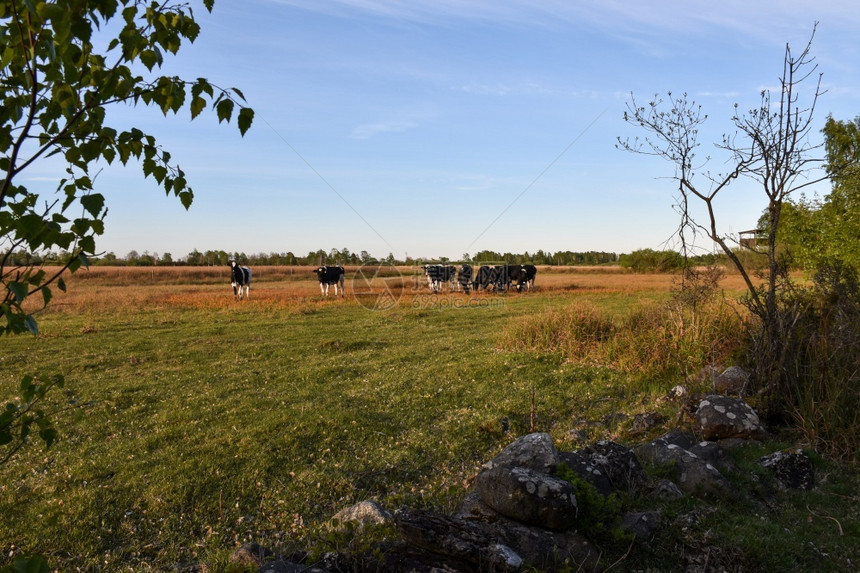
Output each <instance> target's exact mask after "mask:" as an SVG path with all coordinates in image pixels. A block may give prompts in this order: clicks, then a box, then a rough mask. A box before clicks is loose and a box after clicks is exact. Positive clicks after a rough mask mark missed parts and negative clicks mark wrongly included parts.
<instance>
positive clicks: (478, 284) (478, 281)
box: [473, 265, 508, 292]
mask: <svg viewBox="0 0 860 573" xmlns="http://www.w3.org/2000/svg"><path fill="white" fill-rule="evenodd" d="M507 282H508V267H507V266H506V265H496V266H489V265H484V266H482V267H478V273H477V275H476V276H475V282H474V283H473V284H474V286H475V290H476V291H481V290H490V287H492V288H493V292H502V291H503V290H505V287H506V286H507Z"/></svg>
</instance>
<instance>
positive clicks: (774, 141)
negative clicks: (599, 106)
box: [618, 29, 826, 393]
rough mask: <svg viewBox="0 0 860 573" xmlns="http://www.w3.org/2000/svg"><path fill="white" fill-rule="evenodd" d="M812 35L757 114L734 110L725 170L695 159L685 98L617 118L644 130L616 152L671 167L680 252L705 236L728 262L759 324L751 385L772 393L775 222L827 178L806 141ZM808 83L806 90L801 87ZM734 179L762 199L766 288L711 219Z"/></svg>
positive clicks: (777, 367)
mask: <svg viewBox="0 0 860 573" xmlns="http://www.w3.org/2000/svg"><path fill="white" fill-rule="evenodd" d="M814 36H815V31H814V29H813V33H812V37H811V38H810V40H809V42H808V43H807V45H806V47H805V48H804V49H803V51H802V52H801V53H800V55H799V56H795V55H794V54H793V53H792V51H791V48H790V46H788V45H787V46H786V49H785V56H784V59H783V73H782V76H781V77H780V86H781V87H780V89H779V92H778V93H777V94H776V97H775V98H772V97H771V93H770V91H767V90H765V91H763V92H762V94H761V102H760V104H759V105H758V107H757V108H754V109H752V110H750V111H748V112H746V113H741V112H739V110H738V106H737V105H735V114H734V116H733V117H732V118H731V121H732V124H733V126H734V129H735V132H734V133H730V134H726V135H724V136H723V138H722V141H721V142H720V143H717V144H716V145H715V147H716V148H717V150H720V151H721V152H724V153H725V154H726V155H727V156H728V160H727V161H726V165H728V170H727V171H725V172H722V173H712V172H710V171H708V170H707V165H708V160H709V159H710V158H709V157H705V158H704V160H703V159H701V158H699V157H698V156H697V153H698V148H699V146H700V143H699V141H698V135H699V129H700V127H701V126H702V124H703V123H704V122H705V121H706V120H707V118H708V116H707V115H706V114H704V113H703V111H702V108H701V106H699V105H697V104H696V103H695V102H694V101H692V100H689V99H688V98H687V95H686V94H684V95H682V96H680V97H678V96H673V95H672V93H671V92H670V93H669V94H668V96H667V99H666V100H663V99H661V98H660V97H659V96H655V97H654V99H653V100H651V101H650V102H648V103H647V104H646V105H644V106H643V105H640V104H639V103H637V101H636V99H635V98H634V97H633V96H632V95H631V100H630V102H629V104H628V110H627V111H626V112H625V114H624V119H625V120H626V121H627V122H628V123H630V124H631V125H634V126H636V127H638V128H641V129H643V130H644V131H645V132H646V133H647V136H646V137H645V139H644V141H639V140H638V139H634V140H633V141H631V140H629V139H621V138H619V139H618V142H619V147H620V148H622V149H625V150H628V151H632V152H635V153H643V154H647V155H654V156H657V157H660V158H662V159H664V160H666V161H668V162H669V163H671V164H673V166H674V170H675V174H674V176H673V178H674V180H675V181H676V183H677V194H678V196H677V199H676V204H677V209H678V212H679V215H680V224H679V227H678V236H679V237H680V239H681V242H682V247H683V251H684V252H685V253H686V251H687V247H688V246H689V245H690V244H691V241H690V239H691V238H692V237H695V236H697V235H704V236H705V237H707V238H708V239H709V240H711V241H713V242H714V243H715V244H716V245H718V246H719V248H720V249H721V250H722V251H723V253H724V254H725V255H726V256H727V257H728V258H729V260H731V261H732V263H733V264H734V265H735V267H736V268H737V270H738V272H739V273H740V275H741V276H742V277H743V280H744V281H745V283H746V286H747V292H748V298H747V303H748V307H749V309H750V311H751V313H752V315H753V316H754V317H755V318H756V319H757V321H758V327H759V329H758V331H757V333H756V334H755V335H754V337H755V339H756V341H757V342H756V343H755V344H757V346H758V348H757V349H756V351H755V353H754V354H755V367H756V379H757V381H758V383H759V384H760V385H761V386H762V390H763V391H764V390H770V391H772V392H774V393H776V392H778V391H779V388H778V386H779V383H780V376H781V373H782V372H783V370H784V366H785V364H786V360H788V359H789V358H790V357H789V356H788V352H789V348H788V346H787V345H786V343H785V341H786V339H787V338H789V337H790V335H791V333H790V330H791V328H792V324H793V322H792V320H791V317H790V313H791V310H790V309H787V308H786V306H785V304H784V302H785V298H784V297H783V295H784V293H785V292H786V290H787V289H790V288H791V284H790V281H788V277H787V275H786V273H785V267H784V265H783V264H782V263H781V261H780V259H779V257H778V256H777V238H778V233H779V230H780V226H779V223H780V218H781V216H782V214H783V207H784V205H785V204H786V202H787V201H788V199H789V198H790V197H791V196H792V195H795V194H797V193H799V192H801V191H802V190H803V189H804V188H806V187H809V186H810V185H813V184H815V183H817V182H819V181H822V180H823V179H824V178H825V177H826V176H824V175H822V176H820V177H819V176H818V175H817V174H816V173H815V169H816V168H817V167H818V166H819V165H820V163H821V161H822V160H821V159H820V158H818V157H816V156H815V152H816V151H817V150H818V149H819V148H820V147H821V146H820V145H816V144H814V143H811V139H810V132H811V129H812V125H813V121H812V119H813V115H814V113H815V109H816V104H817V102H818V97H819V95H820V93H821V77H820V75H817V76H816V74H815V72H816V70H817V65H816V64H815V62H814V58H813V57H812V56H811V47H812V38H814ZM808 80H811V81H813V82H815V83H814V85H813V87H812V89H806V87H805V85H804V82H806V81H808ZM738 179H748V180H753V181H755V182H756V183H757V184H758V185H759V186H760V188H761V190H762V192H763V196H764V199H766V201H767V228H766V229H765V235H766V237H767V251H766V255H765V256H766V257H767V270H766V273H765V281H766V283H765V284H764V285H763V286H761V287H760V286H759V285H757V284H755V283H754V282H753V276H752V274H751V273H750V271H749V269H748V268H747V267H746V266H745V265H744V264H743V261H742V260H741V259H740V258H739V257H738V254H737V253H736V251H735V250H734V245H735V244H737V241H736V239H735V238H733V237H731V236H730V235H727V234H724V233H723V232H722V231H721V230H720V225H719V220H718V216H717V208H716V205H717V202H718V199H720V198H721V197H723V196H724V195H725V194H724V193H723V191H725V190H726V189H728V188H729V187H730V186H731V184H732V183H734V182H735V181H736V180H738ZM698 208H703V209H704V212H705V213H706V215H705V218H704V220H699V219H697V218H696V216H695V215H694V212H696V210H697V209H698Z"/></svg>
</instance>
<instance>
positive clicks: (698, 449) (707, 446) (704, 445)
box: [687, 442, 735, 473]
mask: <svg viewBox="0 0 860 573" xmlns="http://www.w3.org/2000/svg"><path fill="white" fill-rule="evenodd" d="M687 450H689V451H690V452H691V453H693V454H695V455H696V456H698V457H700V458H701V459H703V460H705V461H706V462H708V463H709V464H711V465H712V466H714V467H716V468H717V469H718V470H720V472H721V473H722V472H730V471H733V470H734V469H735V462H734V461H733V460H732V458H731V457H729V454H728V453H727V452H726V450H725V448H723V447H722V445H721V444H718V443H716V442H699V443H698V444H693V445H692V446H690V447H689V448H687Z"/></svg>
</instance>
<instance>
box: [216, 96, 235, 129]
mask: <svg viewBox="0 0 860 573" xmlns="http://www.w3.org/2000/svg"><path fill="white" fill-rule="evenodd" d="M216 109H217V112H218V123H221V122H222V121H227V122H228V123H229V122H230V117H231V116H232V115H233V102H232V101H231V100H229V99H222V100H221V101H219V102H218V105H217V108H216Z"/></svg>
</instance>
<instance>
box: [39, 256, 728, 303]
mask: <svg viewBox="0 0 860 573" xmlns="http://www.w3.org/2000/svg"><path fill="white" fill-rule="evenodd" d="M253 270H254V277H253V281H252V285H251V294H250V298H249V299H248V300H244V301H237V300H235V299H234V297H233V292H232V288H231V287H230V273H229V269H228V268H227V267H224V268H222V267H91V268H90V269H84V270H80V271H78V272H77V273H75V274H74V275H67V276H66V277H65V280H66V283H67V285H68V289H67V292H66V293H62V292H59V290H57V289H54V290H55V298H54V300H53V301H52V303H51V306H50V312H81V311H83V312H88V311H110V310H112V309H119V308H125V309H130V308H155V309H158V308H170V307H185V308H209V309H219V308H225V309H226V308H230V307H233V306H235V305H237V304H245V305H251V306H265V307H270V308H283V309H294V310H302V309H306V308H309V307H313V306H318V305H320V304H326V297H323V296H322V295H321V294H320V289H319V283H318V282H317V279H316V276H315V275H314V274H313V270H314V267H305V266H272V267H256V268H254V269H253ZM345 270H346V296H345V297H343V300H344V301H349V302H351V303H356V301H360V302H362V303H365V302H366V301H367V299H369V298H373V297H375V296H379V295H380V293H384V292H386V289H387V292H388V294H390V295H391V296H392V297H393V298H394V299H395V300H398V301H399V303H400V304H404V301H408V300H407V299H409V297H410V295H414V294H421V295H428V294H430V293H429V290H428V288H427V284H426V279H425V278H424V276H423V275H422V274H421V270H420V268H419V267H409V266H401V267H396V268H391V267H382V271H383V272H376V271H377V269H375V268H366V267H365V268H361V267H346V269H345ZM674 280H675V278H674V277H673V275H667V274H635V273H628V272H624V271H623V270H622V269H620V268H618V267H549V266H541V267H539V269H538V275H537V280H536V292H531V293H509V294H508V295H506V296H533V295H535V294H541V295H544V296H552V295H567V294H583V295H585V294H595V293H597V294H600V293H602V294H618V293H630V294H634V293H642V292H651V293H665V292H668V291H669V290H670V289H671V288H672V285H673V281H674ZM722 286H723V288H724V289H726V290H727V291H729V292H735V291H737V292H740V291H742V290H743V288H744V285H743V282H742V280H741V279H740V277H739V276H738V275H731V274H729V275H726V277H725V278H724V279H723V281H722ZM446 296H447V293H446ZM452 296H464V295H462V294H459V295H458V294H456V293H455V294H453V295H452ZM469 296H471V297H479V298H480V297H487V296H489V297H493V296H497V295H493V294H486V293H471V294H470V295H469ZM338 298H339V299H340V298H341V297H338ZM328 300H329V301H330V302H331V301H334V300H335V297H334V295H333V289H332V290H330V294H329V296H328Z"/></svg>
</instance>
